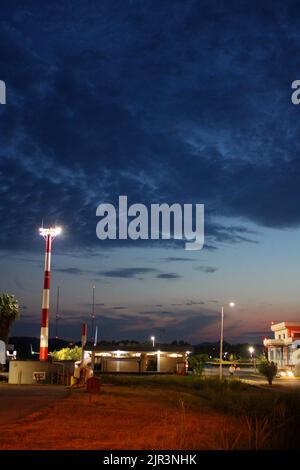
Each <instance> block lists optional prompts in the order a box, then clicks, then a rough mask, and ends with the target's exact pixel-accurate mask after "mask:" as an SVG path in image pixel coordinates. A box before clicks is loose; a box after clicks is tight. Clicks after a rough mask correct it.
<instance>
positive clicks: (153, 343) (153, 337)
mask: <svg viewBox="0 0 300 470" xmlns="http://www.w3.org/2000/svg"><path fill="white" fill-rule="evenodd" d="M150 339H151V341H152V346H153V348H154V346H155V336H151V338H150Z"/></svg>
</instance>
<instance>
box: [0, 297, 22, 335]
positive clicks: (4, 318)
mask: <svg viewBox="0 0 300 470" xmlns="http://www.w3.org/2000/svg"><path fill="white" fill-rule="evenodd" d="M18 318H19V304H18V301H17V300H16V299H15V296H14V295H10V294H2V295H0V340H2V341H4V343H5V344H7V341H8V336H9V331H10V328H11V326H12V324H13V323H14V321H15V320H17V319H18Z"/></svg>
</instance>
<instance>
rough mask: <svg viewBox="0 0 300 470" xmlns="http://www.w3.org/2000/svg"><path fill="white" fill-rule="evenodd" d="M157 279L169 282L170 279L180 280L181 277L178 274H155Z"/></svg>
mask: <svg viewBox="0 0 300 470" xmlns="http://www.w3.org/2000/svg"><path fill="white" fill-rule="evenodd" d="M156 277H157V279H169V280H172V279H180V278H181V277H182V276H181V275H180V274H177V273H161V274H157V276H156Z"/></svg>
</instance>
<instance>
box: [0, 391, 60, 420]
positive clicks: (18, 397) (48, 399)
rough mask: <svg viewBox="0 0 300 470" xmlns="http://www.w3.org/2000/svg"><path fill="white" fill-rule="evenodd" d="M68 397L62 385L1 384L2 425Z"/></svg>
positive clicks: (0, 418)
mask: <svg viewBox="0 0 300 470" xmlns="http://www.w3.org/2000/svg"><path fill="white" fill-rule="evenodd" d="M67 395H68V390H67V389H66V388H65V387H64V386H61V385H8V384H2V383H0V423H1V425H3V424H8V423H14V422H15V421H18V420H19V419H22V418H24V417H25V416H27V415H29V414H31V413H34V412H35V411H38V410H40V409H41V408H44V407H46V406H48V405H51V404H52V403H54V402H56V401H57V400H59V399H61V398H64V397H66V396H67Z"/></svg>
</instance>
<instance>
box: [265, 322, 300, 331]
mask: <svg viewBox="0 0 300 470" xmlns="http://www.w3.org/2000/svg"><path fill="white" fill-rule="evenodd" d="M285 328H288V329H290V330H297V331H298V330H299V331H300V322H299V321H283V322H281V323H275V324H274V325H271V330H272V331H279V330H284V329H285Z"/></svg>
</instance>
